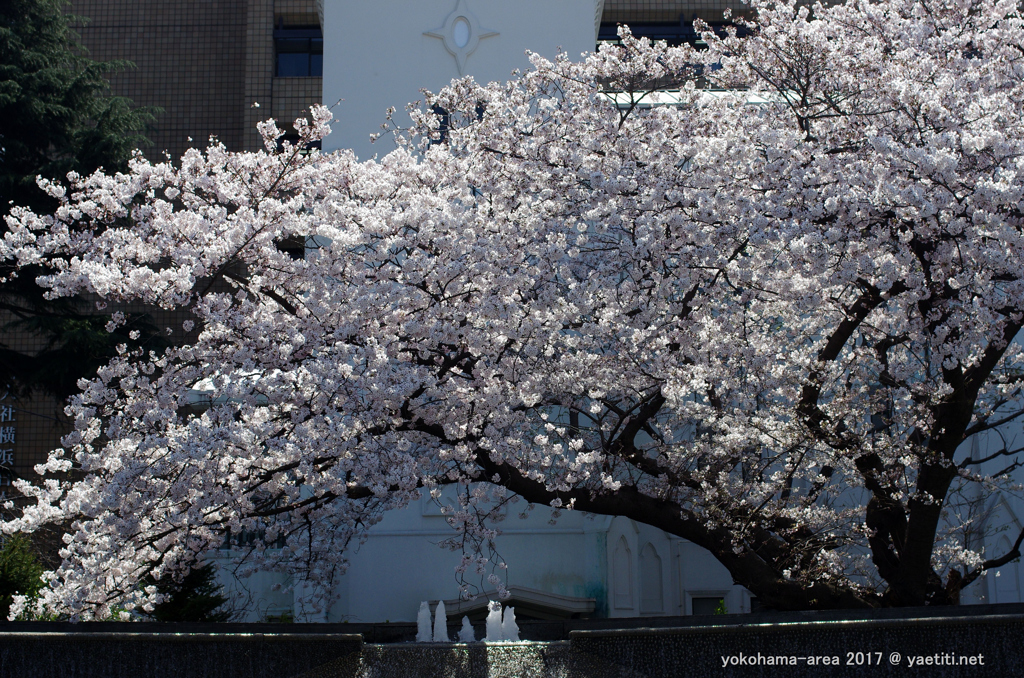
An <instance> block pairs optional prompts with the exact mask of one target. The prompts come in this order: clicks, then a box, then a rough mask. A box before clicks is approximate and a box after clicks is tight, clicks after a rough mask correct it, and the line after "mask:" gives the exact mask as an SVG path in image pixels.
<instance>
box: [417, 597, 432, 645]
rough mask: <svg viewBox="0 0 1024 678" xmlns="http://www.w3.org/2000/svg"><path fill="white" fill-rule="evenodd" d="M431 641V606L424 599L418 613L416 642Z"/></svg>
mask: <svg viewBox="0 0 1024 678" xmlns="http://www.w3.org/2000/svg"><path fill="white" fill-rule="evenodd" d="M430 641H431V633H430V606H429V605H427V601H425V600H424V601H423V602H422V603H420V611H419V614H417V615H416V642H417V643H429V642H430Z"/></svg>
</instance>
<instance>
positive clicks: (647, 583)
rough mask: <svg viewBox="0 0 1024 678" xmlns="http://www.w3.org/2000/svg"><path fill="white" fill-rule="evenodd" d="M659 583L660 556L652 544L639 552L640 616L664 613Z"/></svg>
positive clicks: (660, 584) (662, 590) (662, 593)
mask: <svg viewBox="0 0 1024 678" xmlns="http://www.w3.org/2000/svg"><path fill="white" fill-rule="evenodd" d="M664 605H665V604H664V589H663V587H662V581H661V556H659V555H658V550H657V549H656V548H654V544H651V543H648V544H647V545H646V546H644V547H643V548H642V549H641V550H640V614H645V615H646V614H662V613H663V612H664V611H665V606H664Z"/></svg>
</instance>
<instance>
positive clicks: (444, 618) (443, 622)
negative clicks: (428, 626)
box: [434, 600, 451, 643]
mask: <svg viewBox="0 0 1024 678" xmlns="http://www.w3.org/2000/svg"><path fill="white" fill-rule="evenodd" d="M434 642H435V643H450V642H451V641H450V640H449V639H448V615H446V614H445V613H444V601H443V600H439V601H437V609H436V610H435V611H434Z"/></svg>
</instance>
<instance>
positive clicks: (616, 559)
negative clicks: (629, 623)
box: [612, 537, 633, 610]
mask: <svg viewBox="0 0 1024 678" xmlns="http://www.w3.org/2000/svg"><path fill="white" fill-rule="evenodd" d="M612 600H613V601H614V605H615V607H616V608H617V609H620V610H622V609H627V610H628V609H632V607H633V554H632V553H631V552H630V550H629V544H627V543H626V538H625V537H619V541H618V542H617V543H616V544H615V550H614V551H613V552H612Z"/></svg>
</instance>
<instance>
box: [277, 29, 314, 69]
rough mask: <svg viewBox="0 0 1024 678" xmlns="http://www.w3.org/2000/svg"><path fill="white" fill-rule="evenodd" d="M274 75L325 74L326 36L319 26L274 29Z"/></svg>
mask: <svg viewBox="0 0 1024 678" xmlns="http://www.w3.org/2000/svg"><path fill="white" fill-rule="evenodd" d="M274 56H275V62H274V75H276V76H277V77H279V78H305V77H310V76H322V75H323V74H324V36H323V33H321V32H320V29H319V28H315V27H314V28H278V29H275V30H274Z"/></svg>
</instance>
